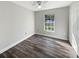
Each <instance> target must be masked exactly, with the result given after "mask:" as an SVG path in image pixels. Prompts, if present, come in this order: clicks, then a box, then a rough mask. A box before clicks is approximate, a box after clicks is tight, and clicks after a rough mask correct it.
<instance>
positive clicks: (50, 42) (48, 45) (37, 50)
mask: <svg viewBox="0 0 79 59" xmlns="http://www.w3.org/2000/svg"><path fill="white" fill-rule="evenodd" d="M72 57H73V58H76V57H77V55H76V53H75V51H74V49H73V48H72V47H71V45H70V44H69V43H68V42H67V41H65V40H60V39H56V38H50V37H47V36H43V35H33V36H32V37H30V38H28V39H26V40H24V41H23V42H21V43H19V44H17V45H16V46H15V47H13V48H11V49H9V50H8V51H6V52H4V53H2V54H0V58H72Z"/></svg>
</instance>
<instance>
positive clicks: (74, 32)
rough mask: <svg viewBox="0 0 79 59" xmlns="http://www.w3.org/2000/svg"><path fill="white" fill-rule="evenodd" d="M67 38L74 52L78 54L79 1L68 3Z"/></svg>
mask: <svg viewBox="0 0 79 59" xmlns="http://www.w3.org/2000/svg"><path fill="white" fill-rule="evenodd" d="M69 18H70V19H69V32H70V35H69V38H70V39H69V40H70V43H71V45H72V47H73V48H74V49H75V51H76V53H77V54H78V55H79V2H73V3H72V4H71V5H70V17H69Z"/></svg>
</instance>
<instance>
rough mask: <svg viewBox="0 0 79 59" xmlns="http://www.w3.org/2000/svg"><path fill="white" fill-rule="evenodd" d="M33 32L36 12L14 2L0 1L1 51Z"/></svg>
mask: <svg viewBox="0 0 79 59" xmlns="http://www.w3.org/2000/svg"><path fill="white" fill-rule="evenodd" d="M25 32H26V33H27V34H25ZM24 34H25V35H24ZM32 34H34V13H33V12H32V11H30V10H28V9H26V8H23V7H21V6H18V5H16V4H13V3H12V2H0V53H1V52H3V51H5V50H6V49H8V48H10V47H11V46H13V45H14V44H15V43H17V42H20V41H22V40H23V39H24V38H25V37H28V36H30V35H32Z"/></svg>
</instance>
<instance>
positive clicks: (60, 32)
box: [35, 7, 69, 40]
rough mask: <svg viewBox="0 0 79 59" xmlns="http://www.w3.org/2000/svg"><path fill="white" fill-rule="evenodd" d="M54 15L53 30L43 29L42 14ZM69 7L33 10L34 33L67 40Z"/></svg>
mask: <svg viewBox="0 0 79 59" xmlns="http://www.w3.org/2000/svg"><path fill="white" fill-rule="evenodd" d="M45 14H54V15H55V32H46V31H44V15H45ZM68 20H69V7H62V8H56V9H51V10H44V11H36V12H35V33H36V34H41V35H46V36H51V37H55V38H59V39H64V40H67V37H68Z"/></svg>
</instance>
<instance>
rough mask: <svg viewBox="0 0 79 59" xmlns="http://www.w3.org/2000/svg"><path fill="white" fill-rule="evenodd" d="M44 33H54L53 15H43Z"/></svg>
mask: <svg viewBox="0 0 79 59" xmlns="http://www.w3.org/2000/svg"><path fill="white" fill-rule="evenodd" d="M44 29H45V31H50V32H54V31H55V21H54V15H45V25H44Z"/></svg>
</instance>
